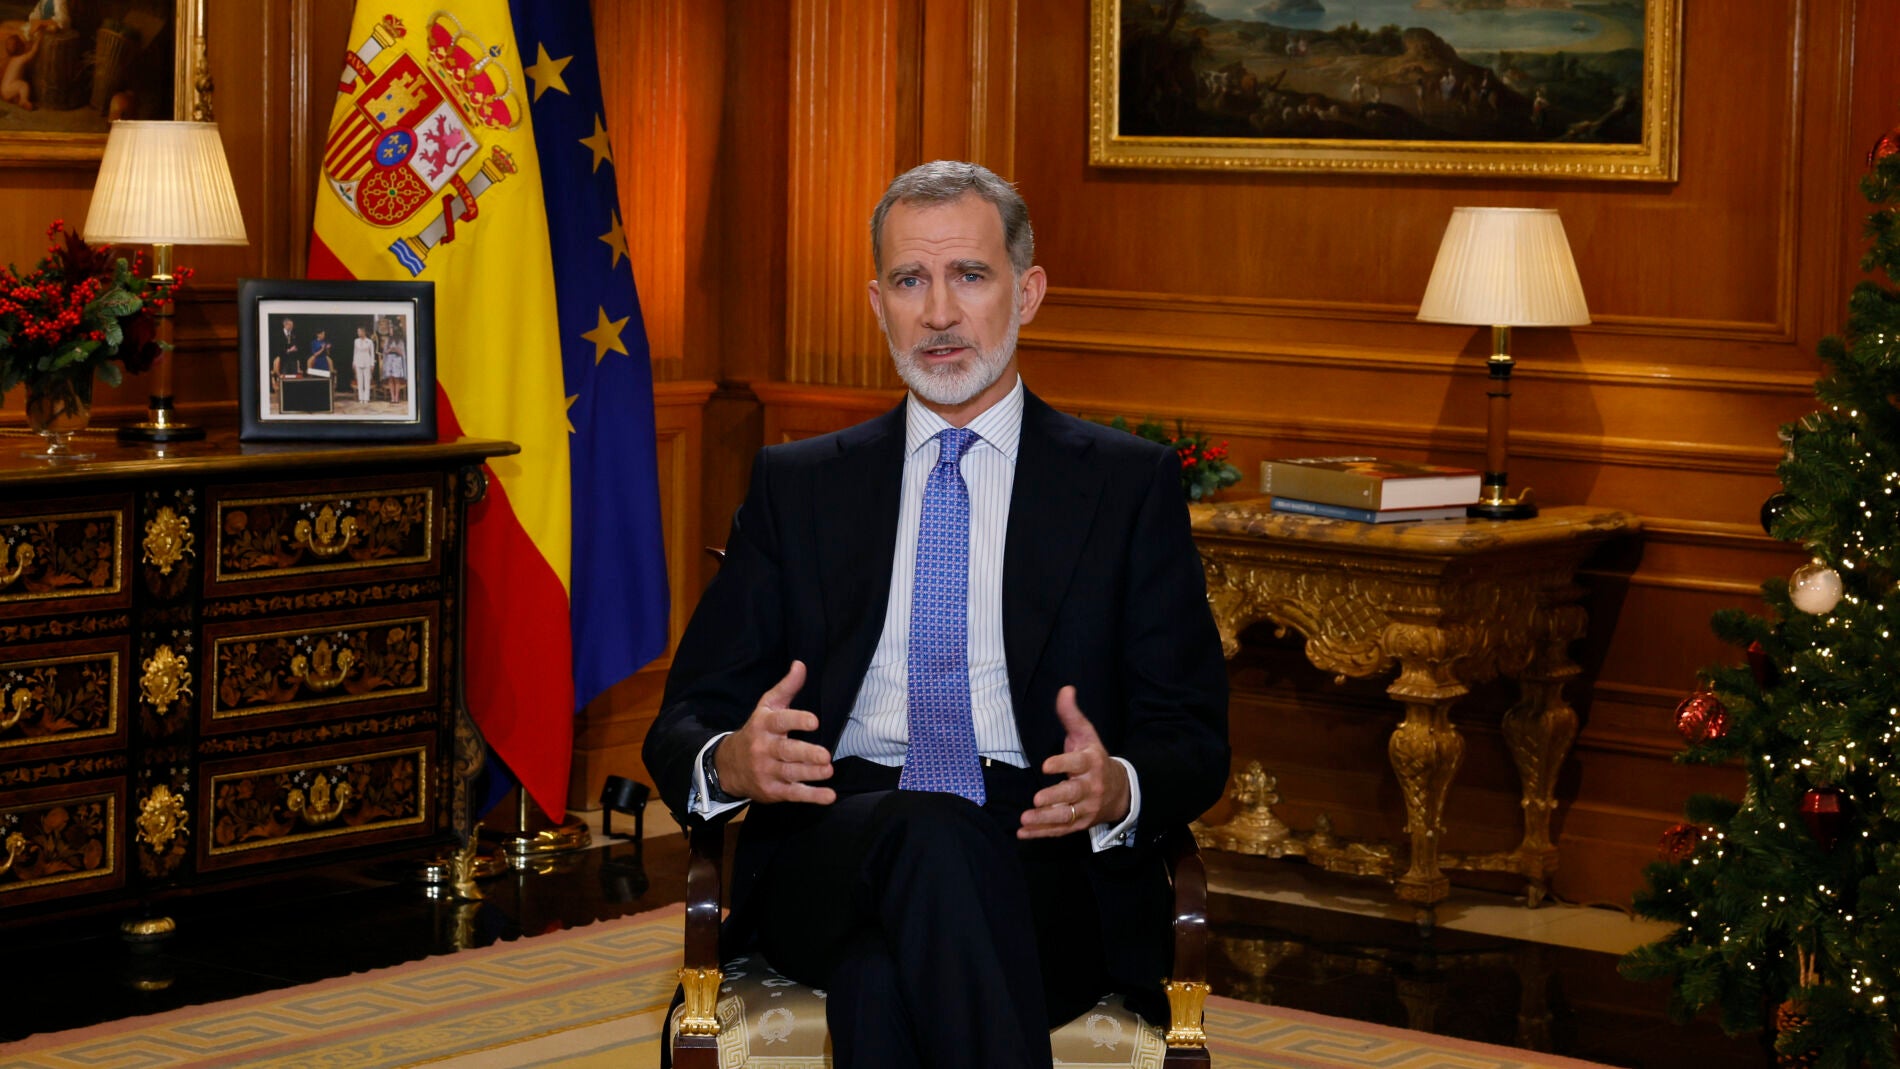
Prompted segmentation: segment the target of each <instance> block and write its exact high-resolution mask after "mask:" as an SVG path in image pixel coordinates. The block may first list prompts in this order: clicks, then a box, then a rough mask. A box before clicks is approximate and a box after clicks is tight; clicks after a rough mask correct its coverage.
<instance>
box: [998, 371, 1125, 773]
mask: <svg viewBox="0 0 1900 1069" xmlns="http://www.w3.org/2000/svg"><path fill="white" fill-rule="evenodd" d="M1090 448H1091V446H1090V443H1089V441H1088V439H1087V438H1085V437H1083V436H1082V435H1079V434H1077V433H1075V431H1074V430H1073V429H1072V428H1070V427H1068V426H1067V425H1066V421H1065V420H1064V419H1063V418H1062V417H1061V415H1060V414H1058V413H1057V412H1056V410H1055V409H1053V408H1050V407H1049V406H1048V405H1047V404H1044V403H1043V401H1042V400H1041V399H1040V398H1038V397H1037V396H1036V395H1035V394H1032V393H1028V392H1027V391H1025V392H1024V396H1023V436H1022V445H1021V448H1020V451H1019V452H1018V453H1017V456H1016V483H1015V487H1014V488H1013V489H1012V490H1011V492H1010V499H1009V530H1008V533H1007V534H1006V535H1005V536H1004V540H1003V648H1004V651H1005V656H1006V657H1007V659H1008V662H1009V689H1010V695H1011V697H1012V698H1013V699H1014V703H1015V707H1016V724H1017V729H1018V730H1019V731H1020V732H1021V733H1022V737H1023V745H1024V747H1025V749H1026V751H1027V752H1028V753H1029V754H1030V755H1031V760H1032V761H1033V760H1035V755H1036V754H1037V753H1046V752H1050V750H1049V742H1048V740H1049V739H1050V738H1051V737H1056V738H1058V739H1059V736H1060V728H1058V727H1055V726H1054V725H1055V724H1056V720H1055V714H1054V711H1053V710H1029V709H1026V708H1025V706H1024V701H1025V698H1026V696H1027V688H1028V686H1029V679H1030V676H1032V675H1033V674H1034V672H1035V668H1036V662H1037V661H1038V660H1039V659H1040V658H1041V657H1042V650H1043V647H1044V645H1046V644H1047V643H1048V640H1049V631H1050V629H1051V628H1052V627H1054V626H1055V621H1056V613H1057V610H1058V609H1059V608H1060V607H1061V605H1062V599H1063V597H1064V596H1065V595H1066V594H1067V592H1068V589H1069V580H1070V577H1071V576H1072V575H1074V573H1075V563H1076V559H1077V557H1078V556H1079V555H1080V553H1081V549H1082V544H1083V542H1084V540H1085V539H1087V537H1088V533H1089V528H1090V527H1091V526H1092V525H1093V523H1094V519H1095V510H1096V505H1097V504H1098V503H1099V501H1100V499H1101V493H1102V479H1103V475H1102V472H1101V471H1100V470H1098V469H1096V468H1094V467H1091V466H1090V465H1089V464H1088V463H1087V455H1088V452H1089V449H1090ZM1025 714H1033V715H1025ZM1052 732H1053V733H1054V735H1053V736H1052V734H1051V733H1052ZM1056 747H1057V748H1059V747H1060V743H1059V742H1058V743H1057V744H1056Z"/></svg>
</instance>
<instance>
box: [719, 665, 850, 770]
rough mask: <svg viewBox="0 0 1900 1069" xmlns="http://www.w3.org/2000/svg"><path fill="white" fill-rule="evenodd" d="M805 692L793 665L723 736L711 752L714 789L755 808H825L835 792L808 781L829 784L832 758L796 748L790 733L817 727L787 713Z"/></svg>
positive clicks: (797, 712)
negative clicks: (740, 723) (756, 804)
mask: <svg viewBox="0 0 1900 1069" xmlns="http://www.w3.org/2000/svg"><path fill="white" fill-rule="evenodd" d="M804 686H805V662H803V661H793V662H792V669H791V671H789V672H786V673H785V678H784V679H781V680H779V681H778V682H777V683H774V684H773V685H772V689H771V690H768V691H766V692H765V696H764V697H762V698H760V699H759V704H758V705H756V706H754V707H753V709H752V715H751V716H750V717H747V718H746V722H745V726H744V727H742V728H740V729H739V730H737V731H735V732H733V733H732V734H730V735H728V736H726V737H725V738H724V739H723V740H721V741H720V743H719V748H718V749H716V750H714V751H713V765H714V767H716V768H717V769H718V770H719V786H720V788H721V789H722V790H724V791H725V792H726V793H727V794H732V795H736V796H738V797H740V798H750V799H751V800H752V801H754V802H814V803H816V804H818V805H830V804H831V803H832V802H833V801H835V800H836V799H837V797H838V792H836V791H834V790H832V789H831V788H829V787H813V786H812V785H811V784H809V783H807V782H806V781H807V780H815V779H829V778H830V776H831V755H830V754H829V753H827V752H825V748H824V747H823V746H817V745H814V744H812V743H809V742H800V741H799V740H797V739H794V738H792V737H791V734H792V732H794V731H812V730H814V729H816V728H817V727H818V717H817V715H816V714H813V713H808V712H806V711H805V710H803V709H792V708H788V707H789V706H790V705H791V703H792V699H793V698H795V697H797V696H798V692H799V690H800V689H801V688H803V687H804Z"/></svg>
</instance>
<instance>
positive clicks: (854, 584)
mask: <svg viewBox="0 0 1900 1069" xmlns="http://www.w3.org/2000/svg"><path fill="white" fill-rule="evenodd" d="M815 478H816V483H817V485H816V486H815V487H814V494H813V499H814V500H815V501H816V503H817V511H816V512H815V513H814V515H813V517H812V522H813V526H814V528H815V530H814V536H815V538H816V540H817V544H818V561H819V568H820V576H821V578H822V582H821V583H820V589H822V590H823V591H824V605H825V648H826V649H828V650H832V651H834V652H833V655H832V657H833V660H832V663H831V664H830V665H828V666H826V669H825V672H824V677H823V681H822V684H821V687H820V693H819V709H821V710H824V711H825V713H826V714H827V715H826V722H825V723H824V724H823V725H822V726H821V727H820V729H819V730H820V734H821V735H822V736H824V739H823V741H824V743H825V745H828V746H829V745H832V744H835V743H836V741H837V738H838V732H840V731H842V730H843V729H844V722H845V719H846V716H847V714H849V713H850V711H851V702H852V701H853V699H854V698H855V697H856V695H857V690H858V685H859V684H860V683H861V682H862V681H863V680H864V673H865V669H866V668H867V667H869V665H870V663H871V655H872V654H873V653H874V652H876V650H877V640H878V635H879V634H880V633H881V632H882V630H883V627H884V613H885V609H886V607H887V606H888V605H889V603H890V595H891V559H892V555H893V554H894V553H895V550H896V542H897V515H898V506H899V505H900V503H901V500H900V497H901V494H902V491H903V482H904V406H903V404H901V403H900V404H899V405H898V406H897V407H896V408H895V409H893V410H891V411H890V412H887V413H885V414H884V415H882V416H879V417H878V418H877V419H874V420H872V421H871V422H869V423H866V424H863V425H862V426H860V427H857V428H854V429H852V430H851V431H847V432H845V433H844V434H842V435H840V436H839V438H838V453H837V455H836V456H834V457H831V458H829V459H827V460H826V461H825V462H823V463H821V464H819V465H818V466H817V469H816V471H815Z"/></svg>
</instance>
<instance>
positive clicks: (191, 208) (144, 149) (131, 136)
mask: <svg viewBox="0 0 1900 1069" xmlns="http://www.w3.org/2000/svg"><path fill="white" fill-rule="evenodd" d="M81 235H82V236H83V237H84V238H85V239H86V240H87V241H88V242H91V243H92V244H95V245H150V246H152V278H151V281H152V284H153V285H154V286H155V287H157V289H158V296H160V297H169V296H170V291H171V287H172V285H173V284H174V279H173V276H172V246H173V245H244V244H248V242H249V239H248V238H246V237H245V234H244V216H243V214H242V213H241V212H240V211H239V210H238V201H237V189H236V187H235V186H233V185H232V183H231V168H230V165H229V164H228V163H226V162H225V158H224V143H223V142H222V141H220V140H219V139H218V126H217V124H216V123H210V122H165V121H154V122H128V121H124V120H121V121H119V122H115V123H113V124H112V128H111V132H110V133H109V134H107V135H106V152H105V158H104V159H103V160H101V161H100V163H99V179H98V181H97V182H96V183H94V185H93V189H92V208H91V210H90V211H88V212H87V213H86V225H85V228H84V229H83V230H82V231H81ZM153 316H154V319H155V323H154V326H155V327H156V328H157V329H156V333H157V335H158V341H159V345H160V349H159V354H158V359H157V360H156V361H155V362H154V363H153V365H152V376H153V377H152V396H151V410H150V412H149V413H148V414H147V417H146V419H145V420H144V421H143V422H140V423H134V424H132V425H130V426H126V427H121V428H119V437H120V439H122V440H124V441H135V442H178V441H186V440H189V439H194V438H202V437H204V433H205V432H204V428H202V427H194V426H191V425H190V424H187V423H184V422H181V421H180V420H179V418H178V415H177V412H176V411H175V410H174V407H173V400H172V354H171V351H170V349H171V343H172V306H171V302H170V301H169V300H164V301H160V302H159V303H158V304H157V307H156V308H155V309H154V311H153Z"/></svg>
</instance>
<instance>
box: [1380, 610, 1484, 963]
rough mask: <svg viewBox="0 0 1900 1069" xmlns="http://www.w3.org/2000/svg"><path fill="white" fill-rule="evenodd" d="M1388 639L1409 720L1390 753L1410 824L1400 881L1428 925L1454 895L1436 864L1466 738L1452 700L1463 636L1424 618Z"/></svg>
mask: <svg viewBox="0 0 1900 1069" xmlns="http://www.w3.org/2000/svg"><path fill="white" fill-rule="evenodd" d="M1384 645H1385V647H1386V649H1387V650H1388V651H1390V652H1391V653H1392V654H1393V655H1395V656H1396V657H1397V658H1398V660H1399V676H1398V678H1397V679H1396V680H1393V682H1392V685H1391V686H1390V687H1387V688H1386V693H1387V694H1390V695H1391V696H1392V697H1393V698H1395V699H1397V700H1398V701H1400V702H1403V703H1404V705H1405V719H1404V720H1403V721H1401V722H1400V724H1399V726H1398V728H1397V730H1395V731H1393V732H1392V738H1391V740H1390V741H1389V742H1388V743H1387V744H1386V752H1387V754H1388V755H1389V756H1390V757H1391V760H1392V771H1393V772H1394V773H1395V774H1397V776H1398V780H1399V789H1400V792H1401V793H1402V794H1403V795H1404V798H1405V830H1406V832H1407V833H1408V834H1409V835H1410V836H1411V837H1412V854H1411V861H1410V864H1409V866H1408V867H1407V869H1406V871H1405V874H1404V875H1403V876H1400V877H1399V880H1398V885H1397V887H1396V888H1395V890H1396V892H1397V894H1398V896H1399V897H1400V898H1401V899H1404V900H1405V901H1407V902H1411V903H1413V904H1415V905H1416V906H1418V907H1419V909H1418V923H1419V926H1420V928H1421V929H1423V928H1428V927H1429V926H1430V924H1431V920H1432V913H1431V911H1432V908H1433V907H1434V906H1436V905H1437V904H1438V903H1439V902H1441V901H1443V900H1444V899H1445V898H1446V897H1447V896H1448V895H1450V894H1451V880H1450V879H1449V878H1448V877H1446V876H1445V874H1444V873H1443V872H1442V871H1441V870H1440V869H1439V867H1438V846H1439V839H1440V838H1441V837H1442V836H1443V834H1444V830H1445V826H1444V820H1443V818H1444V812H1445V794H1446V792H1447V791H1449V790H1450V788H1451V780H1452V777H1453V776H1454V775H1456V774H1457V772H1458V762H1459V761H1460V760H1461V759H1462V758H1463V757H1464V752H1465V741H1464V739H1463V738H1462V737H1461V736H1460V735H1459V734H1458V729H1457V728H1455V727H1453V726H1452V723H1451V707H1452V705H1454V704H1455V703H1456V702H1457V700H1458V699H1459V698H1461V697H1463V696H1464V695H1465V691H1466V688H1465V685H1464V684H1463V683H1461V682H1459V681H1458V679H1457V676H1456V675H1455V671H1454V666H1455V665H1456V664H1457V661H1458V659H1459V656H1460V655H1462V654H1463V652H1464V645H1465V643H1464V642H1463V641H1461V640H1460V638H1459V636H1457V635H1456V634H1455V633H1454V632H1453V631H1451V630H1448V629H1445V628H1441V627H1435V626H1430V625H1424V624H1410V623H1394V624H1392V625H1390V626H1389V627H1388V628H1387V629H1386V632H1385V642H1384Z"/></svg>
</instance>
